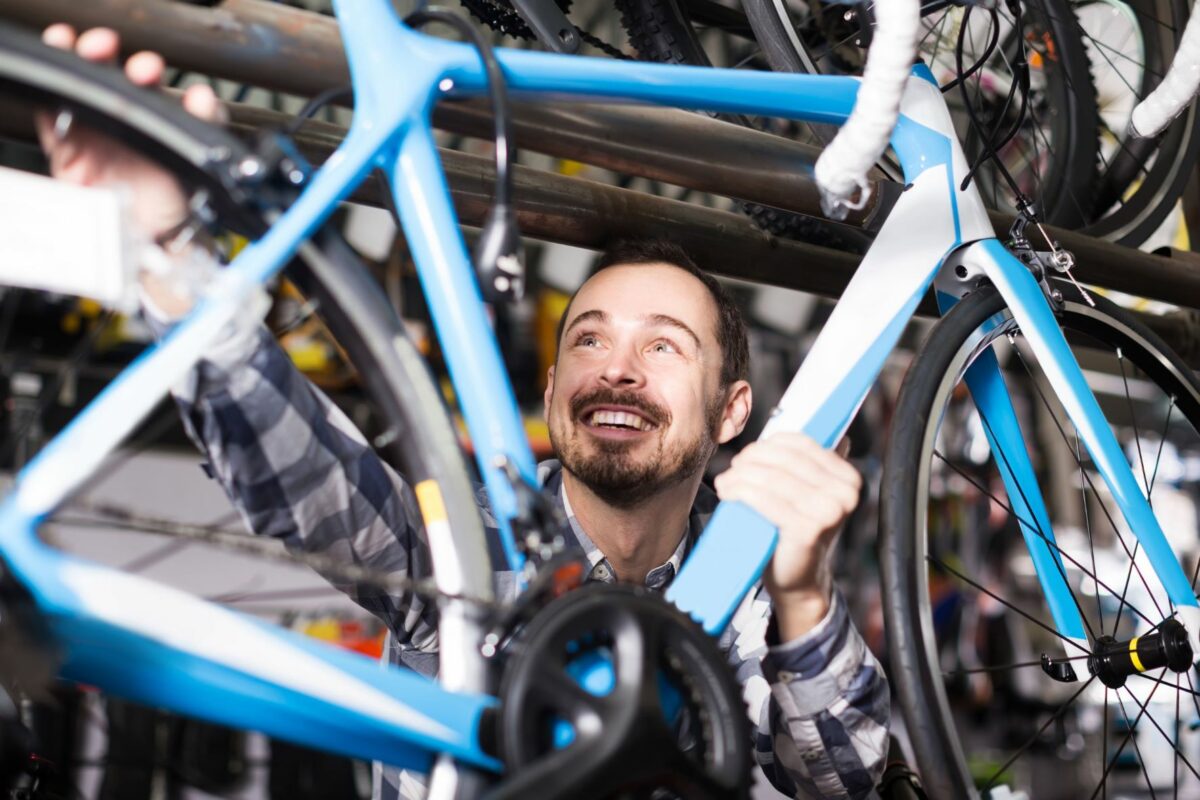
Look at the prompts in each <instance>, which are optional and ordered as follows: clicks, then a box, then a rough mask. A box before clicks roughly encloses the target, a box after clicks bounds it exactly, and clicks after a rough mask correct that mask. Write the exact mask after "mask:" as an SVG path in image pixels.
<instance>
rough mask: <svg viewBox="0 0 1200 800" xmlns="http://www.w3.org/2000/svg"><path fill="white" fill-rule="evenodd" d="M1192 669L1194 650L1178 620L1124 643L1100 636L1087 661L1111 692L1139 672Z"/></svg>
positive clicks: (1091, 669)
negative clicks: (1162, 669)
mask: <svg viewBox="0 0 1200 800" xmlns="http://www.w3.org/2000/svg"><path fill="white" fill-rule="evenodd" d="M1191 666H1192V646H1191V644H1190V643H1189V642H1188V635H1187V630H1186V629H1185V628H1184V627H1183V623H1181V622H1180V621H1179V620H1177V619H1168V620H1166V621H1164V622H1163V623H1162V624H1161V625H1159V626H1158V628H1156V629H1155V630H1154V632H1153V633H1148V634H1146V635H1145V636H1135V637H1133V638H1132V639H1127V640H1125V641H1121V640H1119V639H1115V638H1113V637H1112V636H1101V637H1100V638H1098V639H1097V640H1096V644H1095V647H1094V648H1093V650H1092V655H1091V657H1089V658H1088V670H1090V671H1091V673H1092V674H1093V675H1095V676H1096V677H1098V678H1099V679H1100V682H1101V683H1103V684H1104V685H1105V686H1107V687H1109V688H1110V689H1119V688H1121V687H1122V686H1124V685H1125V679H1126V678H1128V677H1129V676H1130V675H1134V674H1136V673H1139V672H1147V671H1149V670H1152V669H1159V668H1162V667H1167V668H1169V669H1171V670H1172V671H1174V672H1186V671H1187V670H1189V669H1191Z"/></svg>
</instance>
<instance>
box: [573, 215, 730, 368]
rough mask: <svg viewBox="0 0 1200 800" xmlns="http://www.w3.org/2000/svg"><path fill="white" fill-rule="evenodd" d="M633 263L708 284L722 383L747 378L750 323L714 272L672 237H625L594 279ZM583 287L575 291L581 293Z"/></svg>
mask: <svg viewBox="0 0 1200 800" xmlns="http://www.w3.org/2000/svg"><path fill="white" fill-rule="evenodd" d="M633 264H669V265H671V266H672V267H677V268H678V269H681V270H683V271H684V272H686V273H688V274H689V275H691V276H692V277H693V278H695V279H696V280H698V281H700V282H701V283H702V284H704V288H706V289H708V293H709V295H711V296H712V299H713V302H714V303H715V304H716V306H717V331H716V333H717V343H718V344H719V345H720V346H721V385H722V386H728V385H730V384H731V383H733V382H734V381H738V380H746V378H747V376H748V375H749V372H750V346H749V343H748V342H747V338H746V322H745V320H744V319H742V312H741V310H740V309H739V308H738V306H737V304H736V303H735V302H734V300H733V297H732V296H731V295H730V294H729V292H728V291H726V290H725V287H724V286H722V285H721V284H720V282H718V281H717V279H716V278H714V277H713V276H712V275H709V274H708V273H707V272H705V271H703V270H702V269H700V268H699V267H698V266H696V262H695V261H693V260H692V258H691V256H689V255H688V254H687V251H686V250H684V249H683V248H682V247H680V246H679V245H677V244H676V243H675V242H672V241H670V240H669V239H623V240H621V241H618V242H615V243H613V244H612V245H610V246H609V247H607V248H606V249H605V250H604V251H603V252H602V253H601V254H600V260H599V261H597V262H596V266H595V267H593V268H592V271H591V274H590V275H588V277H589V278H591V277H592V276H593V275H595V274H596V273H598V272H601V271H602V270H605V269H608V268H609V267H616V266H628V265H633ZM578 293H579V290H578V289H576V290H575V294H578ZM575 294H572V295H571V300H570V302H568V303H567V307H566V309H565V310H564V311H563V315H562V317H561V318H560V319H559V321H558V333H557V335H556V337H555V338H556V340H557V341H558V342H559V343H560V344H561V343H562V335H563V326H564V325H565V324H566V321H567V316H568V315H569V314H570V313H571V303H574V302H575Z"/></svg>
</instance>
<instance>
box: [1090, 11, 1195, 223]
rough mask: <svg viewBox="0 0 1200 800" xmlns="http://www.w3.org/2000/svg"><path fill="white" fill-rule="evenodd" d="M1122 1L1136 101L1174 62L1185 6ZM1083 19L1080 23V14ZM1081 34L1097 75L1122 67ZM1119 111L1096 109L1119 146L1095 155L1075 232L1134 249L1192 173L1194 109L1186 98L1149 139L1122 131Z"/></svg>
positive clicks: (1124, 121) (1165, 212)
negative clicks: (1138, 47) (1137, 67)
mask: <svg viewBox="0 0 1200 800" xmlns="http://www.w3.org/2000/svg"><path fill="white" fill-rule="evenodd" d="M1123 3H1124V5H1125V7H1127V9H1128V12H1129V13H1128V15H1126V16H1127V17H1128V19H1129V20H1130V21H1131V22H1133V23H1134V24H1135V25H1136V27H1137V30H1138V32H1139V33H1140V35H1141V38H1142V47H1143V48H1144V52H1145V59H1144V64H1143V65H1142V76H1141V78H1142V80H1141V82H1140V83H1137V85H1132V86H1130V87H1129V88H1131V89H1136V90H1137V91H1136V97H1137V98H1139V99H1140V98H1142V97H1145V96H1146V95H1148V94H1149V93H1150V92H1151V91H1153V90H1154V89H1155V88H1156V87H1157V86H1158V84H1159V83H1160V82H1161V80H1162V76H1163V75H1164V74H1165V73H1166V70H1167V68H1168V67H1169V66H1170V64H1171V62H1172V61H1173V60H1174V58H1175V53H1176V50H1177V49H1178V46H1179V40H1180V38H1181V37H1182V36H1183V29H1184V27H1185V25H1186V24H1187V20H1188V17H1189V15H1190V13H1191V6H1190V4H1189V3H1187V2H1186V0H1123ZM1075 6H1076V9H1077V11H1078V12H1080V13H1081V14H1086V13H1088V12H1087V11H1086V10H1087V9H1089V8H1092V9H1094V8H1096V7H1098V6H1100V4H1099V3H1095V2H1083V3H1076V4H1075ZM1083 19H1084V20H1085V21H1086V20H1087V17H1086V16H1084V17H1083ZM1098 25H1101V26H1102V23H1098ZM1097 34H1100V32H1099V31H1097ZM1084 36H1085V41H1086V42H1087V43H1088V47H1089V52H1090V53H1091V54H1092V56H1093V57H1092V70H1093V73H1094V74H1095V76H1096V79H1097V80H1098V81H1099V80H1103V79H1104V74H1103V73H1104V71H1105V70H1106V69H1108V70H1112V71H1114V72H1115V71H1116V70H1117V68H1118V67H1123V66H1124V65H1123V64H1122V63H1121V61H1120V59H1118V58H1117V57H1116V56H1115V55H1109V54H1108V50H1107V48H1106V47H1102V46H1101V45H1100V44H1099V42H1098V41H1097V39H1095V38H1094V37H1093V36H1091V35H1090V34H1089V33H1088V32H1087V31H1086V30H1085V32H1084ZM1127 116H1128V115H1127V114H1118V115H1117V116H1116V119H1114V120H1111V121H1110V120H1107V115H1106V114H1104V113H1101V117H1100V119H1101V125H1102V135H1103V136H1105V137H1107V138H1108V139H1109V140H1113V141H1116V142H1119V143H1120V144H1119V146H1118V147H1117V149H1116V150H1115V151H1114V152H1111V153H1109V154H1108V155H1107V156H1105V155H1104V153H1103V151H1102V152H1101V154H1100V157H1099V160H1098V162H1097V169H1098V172H1099V175H1098V179H1097V185H1096V190H1095V193H1094V194H1093V196H1092V197H1093V200H1092V202H1093V205H1092V208H1091V214H1090V219H1091V220H1092V221H1091V222H1090V224H1088V225H1086V226H1084V227H1083V228H1082V230H1083V232H1084V233H1088V234H1091V235H1092V236H1097V237H1101V238H1104V239H1108V240H1110V241H1114V242H1120V243H1122V244H1127V245H1130V246H1134V247H1136V246H1138V245H1140V244H1141V243H1142V242H1144V241H1146V239H1147V238H1148V237H1149V236H1150V235H1151V234H1153V233H1154V232H1155V231H1156V230H1157V229H1158V228H1159V226H1160V225H1162V223H1163V221H1164V220H1166V218H1167V217H1168V216H1169V215H1170V214H1171V213H1172V212H1173V211H1174V209H1175V203H1176V201H1177V200H1178V199H1179V198H1180V196H1181V195H1182V194H1183V190H1184V188H1185V186H1186V185H1187V182H1188V180H1189V179H1190V178H1191V177H1192V173H1193V168H1194V166H1195V164H1196V158H1197V155H1198V154H1200V114H1198V113H1197V109H1196V104H1195V103H1190V104H1189V105H1188V107H1187V109H1186V110H1185V111H1184V112H1183V114H1181V115H1180V116H1179V117H1178V118H1177V119H1176V120H1175V121H1174V122H1172V123H1171V124H1170V126H1168V127H1167V129H1166V130H1165V131H1163V132H1162V133H1161V134H1159V135H1158V136H1157V137H1155V138H1154V139H1150V140H1145V139H1141V140H1138V139H1132V138H1131V137H1129V136H1127V134H1126V132H1125V130H1126V126H1127ZM1113 128H1117V130H1113Z"/></svg>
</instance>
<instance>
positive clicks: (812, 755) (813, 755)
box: [800, 748, 821, 761]
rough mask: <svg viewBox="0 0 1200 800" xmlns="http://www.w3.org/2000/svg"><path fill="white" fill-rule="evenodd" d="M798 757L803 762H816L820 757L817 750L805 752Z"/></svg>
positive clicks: (819, 752)
mask: <svg viewBox="0 0 1200 800" xmlns="http://www.w3.org/2000/svg"><path fill="white" fill-rule="evenodd" d="M800 757H801V758H803V759H804V760H805V761H816V760H817V759H818V758H820V757H821V751H820V750H817V749H815V748H814V749H812V750H805V751H804V752H803V753H801V754H800Z"/></svg>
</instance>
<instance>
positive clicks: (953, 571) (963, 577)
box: [925, 556, 1091, 655]
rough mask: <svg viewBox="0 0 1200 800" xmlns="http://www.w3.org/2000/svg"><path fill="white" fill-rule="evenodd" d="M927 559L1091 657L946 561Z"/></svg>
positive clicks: (1074, 643) (1081, 646)
mask: <svg viewBox="0 0 1200 800" xmlns="http://www.w3.org/2000/svg"><path fill="white" fill-rule="evenodd" d="M925 558H926V559H928V560H929V561H930V562H932V563H933V564H936V565H937V566H939V567H941V568H942V569H944V570H946V571H947V572H949V573H950V574H952V575H954V576H955V577H957V578H958V579H959V580H961V581H963V582H964V583H967V584H970V585H971V586H973V587H975V588H976V589H978V590H979V591H981V592H983V593H984V594H986V595H987V596H988V597H990V598H992V599H993V600H995V601H996V602H997V603H1000V604H1001V605H1002V606H1004V607H1005V608H1008V609H1011V610H1012V611H1015V612H1016V613H1018V614H1020V615H1021V616H1022V617H1024V618H1025V619H1027V620H1029V621H1030V622H1032V623H1033V624H1034V625H1037V626H1038V627H1039V628H1041V629H1042V630H1044V631H1046V632H1047V633H1050V634H1053V635H1054V636H1056V637H1057V638H1059V639H1061V640H1062V641H1064V642H1066V643H1068V644H1070V645H1071V646H1072V647H1074V648H1075V649H1076V650H1082V651H1083V652H1084V653H1087V654H1088V655H1091V653H1090V652H1089V651H1088V650H1087V648H1085V647H1084V646H1083V645H1081V644H1079V642H1077V641H1075V640H1074V639H1069V638H1067V637H1066V636H1063V635H1062V634H1061V633H1059V632H1058V631H1056V630H1054V628H1051V627H1050V626H1049V625H1047V624H1046V623H1044V622H1042V621H1041V620H1039V619H1037V618H1035V617H1034V616H1033V615H1031V614H1029V613H1028V612H1026V611H1022V610H1021V609H1019V608H1017V607H1016V606H1015V605H1013V604H1012V603H1010V602H1008V601H1007V600H1005V599H1004V598H1003V597H1001V596H1000V595H998V594H996V593H995V592H993V591H992V590H990V589H987V588H985V587H984V586H983V585H981V584H979V583H976V582H975V581H973V580H971V579H970V578H968V577H967V576H966V575H963V574H962V573H961V572H959V571H958V570H956V569H954V567H951V566H950V565H949V564H947V563H945V562H944V561H939V560H938V559H936V558H934V557H933V556H925Z"/></svg>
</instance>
